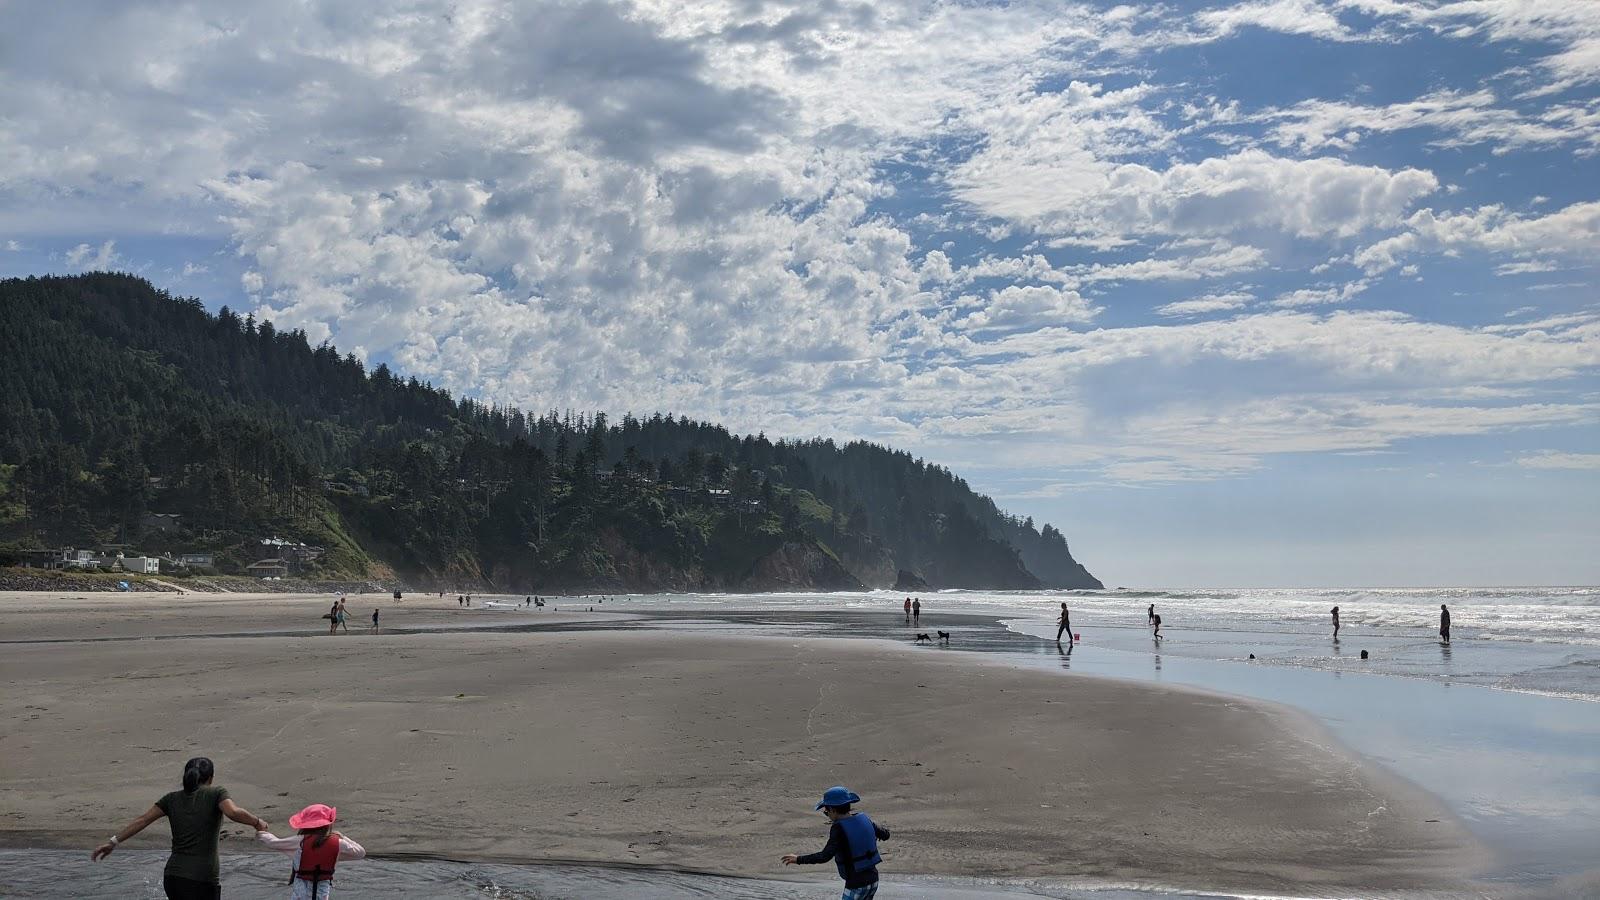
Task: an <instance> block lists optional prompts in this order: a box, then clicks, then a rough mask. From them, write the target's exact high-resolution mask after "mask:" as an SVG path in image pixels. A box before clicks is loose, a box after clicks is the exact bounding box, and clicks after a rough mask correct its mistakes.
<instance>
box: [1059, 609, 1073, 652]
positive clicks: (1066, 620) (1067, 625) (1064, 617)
mask: <svg viewBox="0 0 1600 900" xmlns="http://www.w3.org/2000/svg"><path fill="white" fill-rule="evenodd" d="M1062 632H1066V634H1067V641H1068V642H1069V643H1070V642H1071V641H1072V613H1070V612H1068V611H1067V605H1066V604H1065V603H1063V604H1061V618H1060V619H1058V620H1057V621H1056V643H1058V644H1059V643H1061V633H1062Z"/></svg>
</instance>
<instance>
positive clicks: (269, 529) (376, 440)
mask: <svg viewBox="0 0 1600 900" xmlns="http://www.w3.org/2000/svg"><path fill="white" fill-rule="evenodd" d="M0 384H3V385H4V390H3V391H0V420H3V421H4V423H5V427H4V428H3V429H0V542H3V543H4V544H5V545H6V546H9V547H11V548H18V547H23V546H55V545H61V544H72V545H78V546H83V545H92V544H94V543H96V542H100V543H105V542H131V541H135V540H141V539H143V540H148V538H147V537H146V538H141V536H140V532H141V530H142V529H143V528H144V525H145V523H146V521H147V518H146V514H147V513H150V512H161V513H170V514H175V515H177V516H178V517H179V520H178V521H180V522H181V525H180V526H179V527H178V528H177V529H176V531H175V533H173V534H170V535H169V534H164V535H163V540H164V541H165V542H166V543H181V544H184V545H185V546H186V547H190V548H194V549H206V550H211V551H215V552H216V553H218V554H219V555H220V559H221V564H222V565H223V566H224V567H229V566H231V567H239V566H242V565H244V564H247V563H248V562H249V561H251V559H250V558H251V557H252V556H257V555H261V554H260V552H259V550H258V547H257V544H258V543H259V538H260V537H261V536H264V535H281V536H284V537H286V538H290V539H293V540H300V541H305V542H306V543H309V544H316V545H317V546H320V547H322V548H323V549H324V552H323V554H322V555H321V556H320V557H319V558H318V559H317V560H316V562H315V563H314V564H313V566H312V569H313V570H314V573H313V574H320V575H325V576H329V577H348V576H360V575H370V574H387V573H391V572H392V573H394V574H396V575H397V576H399V577H401V578H403V579H406V580H407V581H409V582H410V583H414V584H427V585H441V586H442V585H446V584H478V585H483V586H495V587H500V588H503V589H508V590H519V591H521V590H533V589H537V588H540V587H544V588H551V589H555V588H562V587H584V586H594V587H614V588H617V589H630V588H631V589H650V588H679V589H693V588H707V587H710V588H727V589H736V588H739V587H750V586H773V585H753V583H752V582H751V581H750V580H749V577H750V575H751V573H752V572H756V571H758V570H762V561H763V560H770V559H771V558H772V556H773V554H774V553H777V552H778V551H779V550H784V552H785V553H787V554H788V556H787V557H786V558H788V559H791V560H792V559H793V558H794V557H795V553H796V548H801V549H803V550H806V551H807V552H810V553H811V554H812V555H813V556H814V557H815V559H816V561H817V563H816V564H815V565H813V566H812V567H811V574H809V575H807V574H804V573H801V574H795V573H792V572H791V573H790V574H788V575H786V576H778V575H774V576H772V577H779V578H780V580H781V579H782V578H785V577H786V578H791V579H801V580H802V581H809V582H810V584H794V585H792V586H795V587H803V586H816V587H844V586H848V585H849V584H850V583H851V581H852V580H855V581H861V582H865V583H868V584H871V585H874V586H887V585H888V584H889V583H892V581H893V579H894V576H895V573H896V572H897V570H899V569H906V570H911V571H914V572H916V573H918V574H920V575H922V576H923V577H924V578H926V579H927V580H928V581H929V582H930V583H931V584H933V585H934V586H938V587H974V588H1032V587H1038V586H1050V587H1098V586H1099V582H1098V581H1096V580H1095V579H1094V578H1093V576H1091V575H1090V574H1089V573H1088V572H1087V571H1086V570H1085V569H1084V568H1083V567H1082V566H1081V565H1079V564H1078V563H1077V562H1076V561H1075V560H1074V559H1073V558H1072V555H1071V553H1070V551H1069V550H1068V547H1067V542H1066V539H1065V538H1064V537H1063V535H1062V534H1061V532H1060V531H1059V530H1057V529H1056V528H1054V527H1053V526H1050V525H1045V526H1043V527H1042V528H1039V527H1036V526H1035V525H1034V523H1033V521H1032V520H1031V519H1020V518H1017V517H1013V516H1009V515H1007V514H1006V513H1004V512H1003V511H1002V510H1000V509H999V508H998V507H997V506H996V505H995V503H994V502H993V501H992V500H990V499H989V498H988V497H985V496H983V495H981V494H978V493H976V492H974V491H973V490H972V489H971V488H970V487H969V486H968V485H967V483H966V482H965V481H964V480H962V479H961V478H959V477H957V476H956V475H954V474H953V473H952V472H950V471H949V470H948V469H946V468H944V467H942V466H938V465H934V464H931V463H928V462H925V461H923V460H920V459H916V458H914V457H912V456H911V455H910V454H907V453H905V452H902V451H896V450H893V449H890V448H887V447H882V446H879V445H875V444H870V443H866V442H859V441H857V442H851V443H846V444H838V443H836V442H834V441H831V440H798V441H797V440H778V441H773V440H770V439H768V438H767V437H766V436H765V435H763V434H756V435H739V434H733V433H730V432H729V431H728V430H727V429H726V428H724V427H722V426H720V425H715V424H712V423H709V422H701V421H695V420H692V419H689V418H684V417H676V416H673V415H670V414H661V413H656V414H652V415H650V416H648V417H643V416H634V415H632V414H626V415H623V416H622V417H621V418H620V419H613V418H612V417H610V416H607V415H605V414H603V413H593V414H588V413H573V412H570V411H567V412H560V411H551V412H544V413H538V414H534V413H529V412H526V411H524V410H521V409H516V408H508V407H502V406H495V405H489V404H484V403H481V402H478V401H476V400H473V399H470V398H465V397H461V398H458V397H453V396H451V395H450V393H448V392H447V391H444V390H440V389H438V388H435V387H432V386H431V385H429V384H427V383H424V382H421V381H419V380H418V379H416V378H414V377H409V378H408V377H402V376H400V375H397V374H396V373H394V372H393V371H391V370H390V369H389V368H388V367H387V366H386V365H381V364H380V365H377V366H375V367H371V368H370V369H369V367H368V366H366V365H365V364H364V363H363V362H362V361H361V360H359V359H358V358H356V357H355V356H354V355H353V354H340V353H339V352H338V351H337V350H336V349H335V348H334V347H333V346H331V345H329V344H326V343H324V344H321V345H316V346H314V345H312V344H311V343H310V341H309V340H308V338H307V336H306V334H305V333H304V332H303V331H298V330H293V331H283V330H278V329H277V328H276V327H275V326H274V325H273V323H271V322H270V321H256V320H255V319H254V318H253V317H252V316H243V317H241V316H239V315H237V314H235V313H233V312H232V311H230V310H228V309H226V308H224V309H222V310H221V311H220V313H218V314H211V313H209V312H208V311H207V310H206V309H205V307H204V306H203V305H202V304H201V303H200V302H199V301H198V300H195V299H191V298H182V297H174V296H171V295H169V294H167V293H166V292H164V291H161V290H158V289H156V288H155V287H153V286H152V285H151V284H149V283H148V282H146V281H144V280H142V279H139V278H136V277H133V276H130V275H123V274H112V273H93V274H87V275H81V276H76V277H46V278H26V279H10V280H6V281H0ZM802 555H804V554H802ZM830 567H831V568H830ZM766 569H767V570H771V569H772V567H771V566H770V565H768V566H767V567H766Z"/></svg>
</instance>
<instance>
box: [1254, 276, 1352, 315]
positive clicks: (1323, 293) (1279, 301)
mask: <svg viewBox="0 0 1600 900" xmlns="http://www.w3.org/2000/svg"><path fill="white" fill-rule="evenodd" d="M1366 289H1367V282H1366V281H1364V280H1361V281H1350V282H1346V283H1345V284H1342V285H1338V286H1335V287H1317V288H1298V289H1296V290H1292V291H1287V292H1285V293H1282V294H1279V295H1278V296H1277V297H1275V298H1273V301H1272V305H1273V306H1276V307H1278V308H1279V309H1293V308H1295V307H1299V306H1326V305H1328V304H1331V303H1344V302H1346V301H1348V300H1350V299H1351V298H1353V297H1355V296H1356V295H1358V294H1360V293H1361V292H1362V291H1365V290H1366Z"/></svg>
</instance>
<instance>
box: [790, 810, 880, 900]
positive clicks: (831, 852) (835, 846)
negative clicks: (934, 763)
mask: <svg viewBox="0 0 1600 900" xmlns="http://www.w3.org/2000/svg"><path fill="white" fill-rule="evenodd" d="M860 802H861V798H860V797H858V796H856V793H855V792H854V791H852V790H850V789H849V788H846V787H842V786H840V787H831V788H828V790H827V791H826V792H824V793H823V795H822V800H821V802H819V803H818V804H817V809H820V810H822V814H823V816H825V817H827V819H828V822H829V823H831V824H830V825H829V826H828V844H827V846H825V847H823V848H822V849H821V850H820V851H818V852H816V853H807V854H805V855H804V856H797V855H795V854H793V853H789V854H786V855H785V856H784V857H783V864H784V865H786V866H792V865H797V864H798V865H802V866H805V865H813V864H816V863H825V862H827V861H828V860H830V859H831V860H833V861H834V865H836V866H838V867H839V877H840V878H843V879H844V895H843V896H842V897H841V898H840V900H871V898H873V897H876V896H877V895H878V864H879V863H881V862H883V857H881V856H879V855H878V842H879V841H887V840H888V839H889V830H888V829H887V828H884V827H882V826H880V825H878V824H876V823H874V822H873V821H872V820H871V819H869V818H867V814H866V813H859V812H851V811H850V804H852V803H860Z"/></svg>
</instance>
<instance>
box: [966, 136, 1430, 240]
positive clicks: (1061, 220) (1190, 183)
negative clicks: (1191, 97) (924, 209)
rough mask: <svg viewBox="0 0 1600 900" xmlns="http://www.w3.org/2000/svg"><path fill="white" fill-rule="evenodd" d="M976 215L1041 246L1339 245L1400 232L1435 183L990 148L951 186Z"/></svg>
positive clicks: (1314, 168)
mask: <svg viewBox="0 0 1600 900" xmlns="http://www.w3.org/2000/svg"><path fill="white" fill-rule="evenodd" d="M952 181H953V183H954V184H955V186H956V188H957V192H958V195H959V196H961V197H962V198H963V199H965V200H967V201H968V202H970V203H972V204H974V205H975V206H976V207H977V208H978V209H979V210H981V211H982V212H984V213H986V214H988V215H992V216H998V217H1000V218H1004V219H1008V220H1012V221H1016V222H1019V223H1021V224H1025V225H1028V226H1029V227H1032V228H1034V229H1036V230H1038V231H1040V232H1043V233H1047V234H1067V235H1091V236H1092V235H1097V234H1106V235H1113V236H1119V235H1188V236H1229V235H1235V234H1239V233H1247V232H1254V231H1268V232H1274V233H1287V234H1291V235H1295V236H1298V237H1323V236H1335V237H1348V236H1352V235H1356V234H1360V233H1362V232H1364V231H1366V230H1368V229H1371V228H1376V227H1384V226H1389V225H1394V224H1398V223H1399V222H1400V221H1402V219H1403V217H1404V216H1405V214H1406V211H1407V209H1408V208H1409V207H1410V206H1411V205H1412V204H1413V203H1414V202H1415V201H1417V200H1418V199H1420V198H1422V197H1425V196H1427V195H1428V194H1431V193H1433V192H1434V191H1435V190H1437V189H1438V187H1439V182H1438V180H1437V179H1436V178H1435V177H1434V176H1433V175H1432V174H1431V173H1429V172H1425V171H1422V170H1420V169H1411V168H1408V169H1401V170H1399V171H1390V170H1388V169H1384V168H1380V167H1377V166H1358V165H1353V164H1351V163H1347V162H1344V161H1342V160H1337V159H1330V158H1318V159H1307V160H1293V159H1283V158H1280V157H1274V156H1271V155H1269V154H1267V153H1265V152H1262V151H1260V150H1243V151H1240V152H1238V153H1235V154H1233V155H1231V156H1223V157H1214V158H1212V159H1207V160H1204V161H1202V162H1198V163H1179V164H1176V165H1173V166H1171V167H1169V168H1167V169H1164V170H1157V169H1152V168H1150V167H1148V166H1145V165H1142V164H1136V163H1122V164H1115V163H1110V162H1106V161H1103V160H1098V159H1095V158H1093V157H1089V156H1087V155H1086V154H1084V153H1082V152H1081V151H1073V150H1070V149H1067V150H1063V149H1062V148H1060V147H1056V146H1051V145H1050V144H1049V143H1047V142H1045V141H1034V140H1031V139H1030V140H1018V141H1014V142H1012V143H1010V144H1004V145H992V146H991V147H989V148H987V149H985V150H984V151H982V152H980V153H978V154H976V155H975V156H974V157H973V158H972V159H971V160H969V161H968V162H967V163H965V164H964V165H962V166H961V167H959V168H958V169H957V171H956V172H955V173H954V175H953V176H952Z"/></svg>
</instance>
